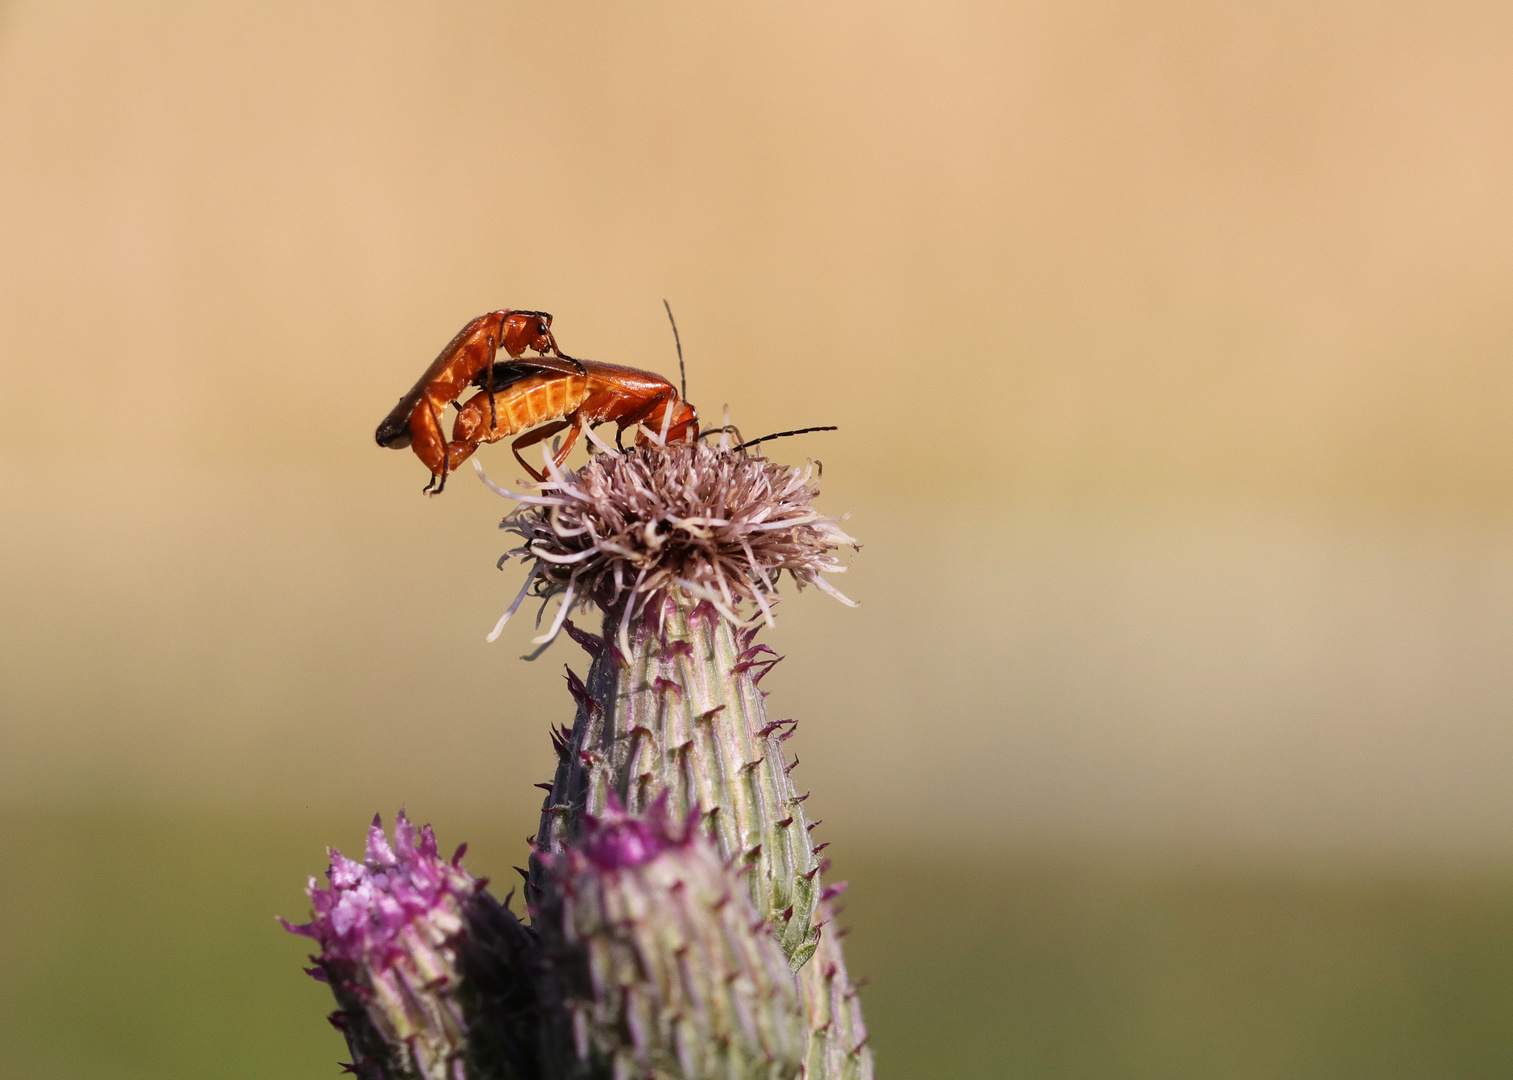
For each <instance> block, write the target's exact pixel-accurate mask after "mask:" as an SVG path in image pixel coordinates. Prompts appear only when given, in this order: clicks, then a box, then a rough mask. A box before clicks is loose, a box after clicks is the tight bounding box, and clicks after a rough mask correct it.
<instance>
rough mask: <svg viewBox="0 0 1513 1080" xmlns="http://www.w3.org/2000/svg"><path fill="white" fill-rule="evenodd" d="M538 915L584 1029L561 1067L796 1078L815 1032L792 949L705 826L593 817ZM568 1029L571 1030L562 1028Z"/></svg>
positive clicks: (553, 870)
mask: <svg viewBox="0 0 1513 1080" xmlns="http://www.w3.org/2000/svg"><path fill="white" fill-rule="evenodd" d="M541 862H542V865H543V867H544V868H545V872H546V879H547V880H546V885H545V888H544V889H543V890H542V892H541V894H540V899H539V900H538V902H537V905H536V906H535V907H534V908H533V911H532V914H533V917H534V920H535V922H536V926H537V928H538V930H539V931H540V933H541V934H542V937H543V939H544V942H545V945H546V948H547V950H548V952H549V955H550V956H551V959H552V967H553V969H554V970H555V972H556V973H557V977H558V980H559V986H558V991H557V996H558V997H559V999H560V1002H561V1006H562V1010H563V1015H564V1016H565V1017H567V1018H569V1019H568V1024H567V1027H568V1028H569V1030H570V1036H569V1037H567V1038H564V1039H562V1042H565V1043H568V1044H569V1045H568V1046H559V1050H558V1055H559V1057H560V1058H563V1059H566V1060H563V1061H559V1063H558V1067H557V1070H556V1075H559V1076H568V1075H573V1073H574V1068H575V1067H576V1069H577V1070H578V1071H581V1072H582V1073H584V1074H587V1075H598V1074H600V1072H601V1071H602V1070H603V1069H605V1068H607V1069H608V1070H609V1072H610V1074H611V1075H613V1076H614V1077H617V1078H619V1077H632V1076H636V1077H643V1076H644V1077H655V1078H659V1080H660V1078H666V1080H705V1078H714V1077H720V1078H725V1080H757V1078H761V1080H793V1078H794V1077H797V1076H799V1075H800V1074H801V1071H802V1067H803V1061H804V1054H805V1050H806V1047H807V1045H808V1042H809V1028H808V1021H807V1016H806V1014H805V1011H804V1007H803V1004H802V1003H801V996H800V990H799V987H798V984H797V981H796V979H795V977H794V976H793V974H792V973H791V972H790V971H789V967H788V961H787V957H786V956H784V954H783V951H782V949H781V948H780V947H779V946H778V943H777V941H776V940H775V939H774V938H773V937H772V935H771V934H769V933H768V932H767V929H766V926H765V924H764V922H763V920H762V919H761V918H760V917H759V916H758V915H757V913H756V910H755V909H754V908H753V907H752V905H751V902H750V900H749V899H748V898H747V896H746V894H745V890H744V889H743V888H742V887H741V884H740V882H739V880H738V879H737V875H736V873H735V872H734V870H733V869H732V868H731V867H730V866H728V865H727V864H726V863H725V861H724V860H722V859H721V858H720V857H719V856H718V855H717V854H716V852H715V850H714V848H713V847H712V846H711V845H710V844H709V842H708V841H707V840H706V839H704V837H703V836H702V835H701V833H700V831H699V829H698V828H697V827H696V825H694V824H693V823H685V824H684V825H683V826H681V827H680V826H677V825H675V824H673V823H672V822H670V821H669V819H668V815H667V806H666V800H665V799H661V800H658V801H657V802H656V803H654V804H653V805H652V806H651V807H650V808H649V812H648V813H647V814H645V815H634V814H628V813H624V812H622V811H619V810H615V809H611V810H610V811H609V812H608V813H607V814H606V815H605V816H603V817H585V818H584V819H583V828H582V831H581V833H580V835H579V837H578V839H577V841H576V842H575V843H574V844H573V845H572V846H571V847H568V848H566V849H564V850H563V851H560V852H557V853H554V854H544V855H543V856H542V859H541ZM562 1034H563V1035H564V1036H568V1031H564V1032H562Z"/></svg>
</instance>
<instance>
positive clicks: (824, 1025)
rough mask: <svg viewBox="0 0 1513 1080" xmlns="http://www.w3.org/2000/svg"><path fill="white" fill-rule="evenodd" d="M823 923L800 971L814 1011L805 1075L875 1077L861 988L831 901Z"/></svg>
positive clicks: (835, 1079)
mask: <svg viewBox="0 0 1513 1080" xmlns="http://www.w3.org/2000/svg"><path fill="white" fill-rule="evenodd" d="M819 916H820V918H819V921H818V922H817V924H816V925H819V926H822V927H823V930H822V933H821V936H820V941H819V947H818V948H817V949H816V950H815V953H814V957H813V958H812V959H811V960H810V961H809V963H808V964H806V965H805V966H804V969H803V970H802V971H801V972H799V989H800V990H801V991H802V992H803V995H804V1006H805V1008H806V1009H807V1010H808V1013H809V1050H808V1053H807V1054H805V1056H804V1073H803V1080H872V1050H871V1049H870V1048H869V1047H868V1046H867V1027H866V1025H865V1024H863V1023H862V1007H861V1002H860V1001H858V1000H857V994H856V987H855V986H854V985H853V984H852V982H851V980H850V978H849V977H848V976H847V975H846V960H845V957H843V956H842V955H841V941H840V935H839V934H838V933H836V927H835V924H834V922H833V921H832V918H833V915H832V912H831V909H830V905H829V904H828V903H822V904H821V905H820V908H819Z"/></svg>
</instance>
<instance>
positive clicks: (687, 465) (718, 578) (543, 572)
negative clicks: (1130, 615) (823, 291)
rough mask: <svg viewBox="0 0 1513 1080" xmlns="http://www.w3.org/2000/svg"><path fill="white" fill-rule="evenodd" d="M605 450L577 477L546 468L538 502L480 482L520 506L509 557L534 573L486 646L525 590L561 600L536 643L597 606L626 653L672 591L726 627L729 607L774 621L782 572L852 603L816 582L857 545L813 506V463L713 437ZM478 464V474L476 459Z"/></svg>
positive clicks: (510, 525) (512, 519)
mask: <svg viewBox="0 0 1513 1080" xmlns="http://www.w3.org/2000/svg"><path fill="white" fill-rule="evenodd" d="M599 445H601V446H603V444H602V443H601V444H599ZM604 449H605V451H606V452H604V453H600V454H598V455H597V456H595V457H594V458H593V460H591V461H590V462H589V463H588V464H587V465H585V466H584V467H583V468H581V469H579V470H577V471H576V472H574V473H563V472H562V471H561V470H557V469H553V470H552V474H551V475H552V479H551V480H549V481H546V482H545V483H542V484H540V485H537V487H538V488H539V489H540V491H541V492H542V494H541V495H535V496H531V495H516V494H514V493H513V492H508V491H505V490H504V489H503V488H500V487H499V486H498V485H496V484H493V483H492V482H491V481H488V480H487V478H485V482H486V483H488V484H489V486H490V487H492V488H493V489H494V490H495V491H498V492H499V493H500V494H502V495H504V496H506V497H507V498H511V499H514V500H516V501H517V502H521V503H524V504H526V505H525V506H523V507H522V508H521V509H520V510H519V511H517V512H515V513H513V514H511V515H510V516H509V517H507V518H505V520H504V524H503V528H505V529H508V530H509V531H511V532H513V533H515V534H517V535H518V536H520V537H521V538H522V539H523V540H524V541H525V543H524V544H523V545H522V546H521V547H518V548H516V549H515V550H513V551H511V552H509V553H508V555H506V556H505V558H510V557H512V556H513V557H519V558H521V559H523V560H525V561H526V562H527V563H528V564H530V568H531V569H530V574H529V576H528V577H527V578H526V582H525V585H524V586H523V587H522V588H521V590H520V595H519V596H518V597H517V598H516V601H515V603H514V604H512V605H511V606H510V609H509V611H508V612H506V614H505V616H504V617H503V618H501V619H500V620H499V625H498V626H496V627H495V628H494V633H493V634H491V635H490V640H493V638H494V637H497V636H498V634H499V632H500V630H502V629H503V627H504V623H505V621H506V620H508V619H509V617H510V616H511V615H513V614H514V612H515V610H516V609H517V608H518V606H519V604H520V602H521V601H522V600H523V599H524V598H525V597H526V595H528V594H530V593H534V594H535V595H536V596H539V597H541V598H542V599H543V600H547V599H550V598H551V597H554V596H557V595H559V594H560V595H561V597H562V603H561V606H560V607H559V608H558V611H557V617H556V619H555V620H554V622H553V623H552V627H551V629H550V630H549V631H548V632H547V633H546V634H545V635H543V636H542V637H541V638H538V639H537V641H538V643H545V642H546V641H550V640H551V639H552V638H553V637H555V636H556V633H557V631H558V630H559V629H561V627H562V624H563V620H564V619H565V618H566V617H567V613H568V612H569V611H570V610H571V609H572V607H573V605H574V604H575V603H576V604H577V605H578V606H579V607H582V606H584V605H585V604H587V602H589V601H593V602H595V603H597V604H598V605H599V607H600V608H601V609H602V610H604V611H606V612H608V611H612V610H613V611H617V612H618V613H619V616H620V618H619V623H618V630H619V632H620V637H621V638H622V640H621V648H622V649H628V647H629V646H628V643H627V642H626V641H625V640H624V634H625V629H626V627H627V626H628V625H629V623H630V621H631V620H632V619H633V618H634V617H635V616H636V614H637V612H640V611H643V610H645V609H646V608H647V607H648V606H649V605H650V604H652V603H653V602H654V600H655V599H656V598H658V597H663V596H667V595H669V594H673V593H681V594H683V595H684V596H686V597H691V598H693V599H695V600H705V601H708V602H709V603H710V604H712V605H714V608H715V610H716V611H718V612H719V613H720V615H721V616H722V617H724V618H725V619H726V620H728V621H729V622H731V623H733V624H736V623H740V622H742V621H743V620H742V619H741V618H740V616H738V615H737V613H736V609H737V608H738V607H739V606H740V605H741V603H742V602H743V601H750V602H751V603H752V604H754V605H755V606H756V607H757V609H758V610H759V611H760V612H761V614H762V616H763V617H764V619H765V620H766V622H767V623H768V624H769V625H771V622H772V604H773V603H774V602H775V601H776V600H777V598H778V591H777V585H778V580H779V578H780V576H781V575H782V573H783V572H784V571H787V572H788V574H789V576H790V577H791V578H793V580H794V581H796V582H797V583H798V584H799V585H800V587H802V586H803V585H806V584H807V585H814V586H815V587H816V588H818V589H820V590H821V591H823V592H827V593H829V594H831V595H832V596H834V597H836V598H837V599H839V600H841V601H842V602H843V603H846V604H851V603H852V601H851V600H849V599H847V598H846V597H845V596H844V595H843V594H842V593H840V592H839V591H838V590H837V589H836V588H835V587H834V586H833V585H831V584H830V583H829V582H828V581H826V580H825V578H824V577H823V576H822V575H824V574H836V573H841V572H843V571H844V570H845V567H844V566H843V565H842V564H841V563H840V561H839V560H838V559H837V558H836V555H835V553H836V551H837V550H838V549H840V548H841V547H852V548H854V547H856V546H857V544H856V541H855V540H853V539H852V538H851V537H849V536H847V535H846V534H845V533H844V532H842V531H841V529H840V526H839V523H838V522H837V521H836V519H834V518H828V517H825V516H823V515H822V514H820V512H819V511H818V510H816V509H815V507H814V498H815V496H816V495H818V494H819V489H818V487H817V486H816V483H815V482H816V481H817V480H818V472H819V469H818V466H816V465H815V464H814V463H813V462H810V463H809V464H807V465H805V466H803V467H802V468H800V467H795V466H792V465H779V464H777V463H776V462H773V461H769V460H767V458H765V457H763V456H762V455H761V454H757V453H746V452H733V451H730V450H727V449H724V448H722V447H719V446H711V445H709V443H708V442H693V443H679V444H677V445H673V446H669V447H665V448H664V447H644V448H640V449H637V450H631V451H628V452H625V453H616V452H614V451H611V450H609V449H608V447H605V448H604ZM547 463H548V465H550V464H551V462H550V459H549V458H548V459H547ZM474 467H475V468H477V469H478V472H479V475H480V476H481V475H483V469H482V467H481V466H479V465H478V464H477V462H476V461H475V462H474ZM501 562H502V560H501Z"/></svg>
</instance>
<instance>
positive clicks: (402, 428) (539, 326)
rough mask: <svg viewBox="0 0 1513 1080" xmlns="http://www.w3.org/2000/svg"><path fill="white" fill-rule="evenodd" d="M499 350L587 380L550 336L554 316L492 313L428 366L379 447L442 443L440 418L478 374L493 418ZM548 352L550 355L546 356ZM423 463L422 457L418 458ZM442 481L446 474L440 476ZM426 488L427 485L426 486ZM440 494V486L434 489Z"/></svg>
mask: <svg viewBox="0 0 1513 1080" xmlns="http://www.w3.org/2000/svg"><path fill="white" fill-rule="evenodd" d="M500 349H503V350H504V351H505V352H506V353H507V354H508V355H509V356H510V357H511V358H516V357H520V356H523V355H524V354H525V351H526V350H527V349H534V350H535V351H536V352H538V353H540V354H541V355H540V356H539V357H532V358H531V364H532V365H533V366H534V367H536V368H538V369H540V370H542V371H547V372H554V373H556V374H557V375H568V374H571V375H578V376H586V375H587V374H588V369H587V368H585V367H584V365H583V363H582V362H581V361H579V360H575V359H574V358H573V357H571V356H567V355H565V354H564V353H563V352H562V350H561V349H560V348H558V347H557V339H556V338H554V337H553V336H552V317H551V315H550V314H548V313H547V312H545V311H491V312H489V313H488V314H486V315H480V316H478V318H476V319H474V320H472V321H471V322H469V323H468V324H467V325H466V326H464V327H463V328H462V329H461V330H459V331H458V332H457V336H456V337H454V338H453V339H452V340H451V341H450V342H448V343H447V346H446V348H444V349H442V350H441V352H440V353H439V354H438V355H437V357H436V359H435V360H433V361H431V366H430V367H428V368H426V370H425V373H424V374H423V375H421V376H420V378H419V379H418V380H417V381H416V383H415V385H414V386H413V387H411V388H410V392H409V393H407V394H405V396H404V397H402V398H400V399H399V403H398V404H397V405H395V406H394V408H393V410H391V411H390V413H389V415H388V416H386V417H384V419H383V423H381V424H379V425H378V430H377V431H376V432H374V438H375V439H376V440H377V441H378V445H379V446H386V447H390V448H392V449H395V450H402V449H404V448H405V447H407V446H411V445H414V446H415V447H416V449H415V452H416V453H417V454H420V453H421V450H420V446H421V444H432V443H434V444H441V443H442V442H444V439H443V436H442V433H441V414H442V411H443V410H444V409H445V408H446V407H447V406H448V405H450V404H452V403H453V402H455V401H456V400H457V399H458V398H460V397H461V396H462V394H463V392H464V391H466V390H467V388H468V386H469V385H470V384H472V383H473V382H474V380H475V379H477V378H478V376H480V375H484V376H486V380H487V381H486V384H485V393H486V394H487V396H488V400H489V407H490V414H491V419H492V418H493V415H492V414H493V408H494V389H495V388H494V386H493V377H494V367H495V364H494V358H495V357H496V356H497V355H498V353H499V350H500ZM548 353H550V354H551V355H547V354H548ZM422 460H424V456H422ZM438 475H441V477H442V483H445V482H446V476H445V472H443V473H441V474H438ZM428 487H429V485H428ZM436 490H437V491H440V490H441V489H440V487H438V488H437V489H436Z"/></svg>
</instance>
